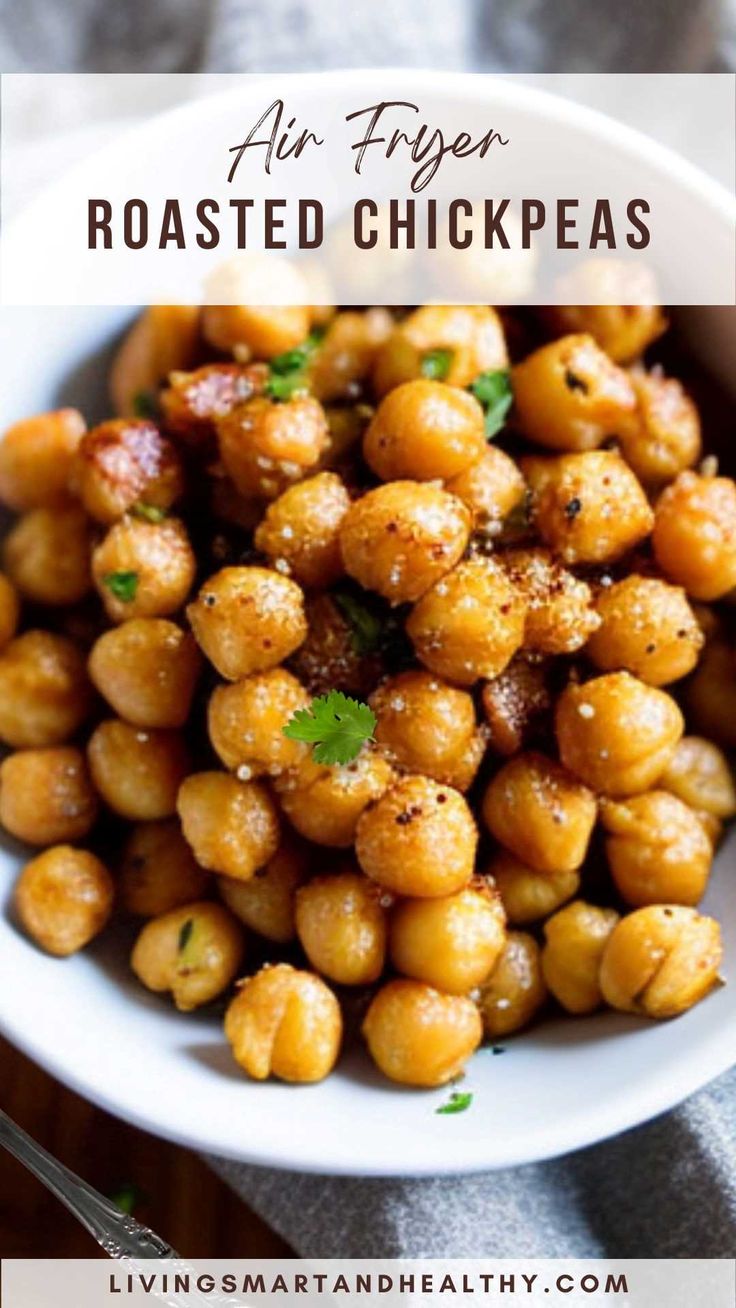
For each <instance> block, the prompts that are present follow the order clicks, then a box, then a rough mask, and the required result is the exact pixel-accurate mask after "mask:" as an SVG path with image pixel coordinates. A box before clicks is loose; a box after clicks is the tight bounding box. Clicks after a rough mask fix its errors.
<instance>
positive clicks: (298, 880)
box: [217, 833, 310, 945]
mask: <svg viewBox="0 0 736 1308" xmlns="http://www.w3.org/2000/svg"><path fill="white" fill-rule="evenodd" d="M309 868H310V851H309V847H308V846H307V845H305V844H304V843H303V842H302V841H300V840H299V839H298V838H297V837H296V836H293V835H291V834H288V833H286V834H285V835H284V837H283V839H282V841H281V844H280V845H279V847H278V849H277V850H276V853H275V854H274V855H273V857H272V858H270V859H269V860H268V862H267V863H264V865H263V867H259V868H257V870H256V873H255V876H253V877H251V879H250V881H236V880H235V879H234V878H233V877H218V878H217V889H218V891H219V894H220V897H221V899H223V900H224V901H225V903H226V904H227V907H228V908H229V909H230V912H231V913H234V914H235V916H236V917H237V918H239V920H240V921H241V922H242V923H243V924H244V925H245V926H247V927H249V928H250V930H251V931H256V932H257V933H258V935H259V936H263V937H264V938H265V939H266V940H272V941H273V942H274V944H277V945H287V944H288V943H289V941H291V940H293V939H294V938H295V936H296V921H295V916H294V911H295V894H296V890H297V887H298V886H300V885H301V884H302V882H303V881H305V880H306V877H307V873H308V872H309Z"/></svg>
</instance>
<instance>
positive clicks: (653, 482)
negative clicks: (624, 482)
mask: <svg viewBox="0 0 736 1308" xmlns="http://www.w3.org/2000/svg"><path fill="white" fill-rule="evenodd" d="M630 376H631V382H632V385H633V387H634V392H635V394H636V402H637V410H636V414H635V416H634V417H633V418H632V420H631V424H630V426H629V427H628V428H622V429H621V431H620V432H619V444H620V446H621V453H622V454H623V456H624V458H625V459H626V462H627V463H628V465H629V467H630V468H632V469H633V471H634V472H635V473H636V475H637V477H638V478H639V480H640V481H641V482H643V483H644V485H645V486H651V487H656V486H662V485H663V484H664V483H665V482H668V481H672V479H673V477H676V476H677V475H678V473H680V472H684V470H685V469H686V468H691V467H692V466H693V464H694V463H696V462H697V460H698V459H699V457H700V449H701V440H700V417H699V415H698V410H697V408H696V407H695V405H694V403H693V401H692V400H691V399H690V396H689V395H688V394H687V391H685V390H684V389H683V387H682V385H681V383H680V382H679V381H677V380H676V379H675V378H674V377H665V376H664V374H663V372H662V371H661V369H659V368H655V369H653V370H652V372H645V371H644V369H643V368H635V369H632V372H631V374H630Z"/></svg>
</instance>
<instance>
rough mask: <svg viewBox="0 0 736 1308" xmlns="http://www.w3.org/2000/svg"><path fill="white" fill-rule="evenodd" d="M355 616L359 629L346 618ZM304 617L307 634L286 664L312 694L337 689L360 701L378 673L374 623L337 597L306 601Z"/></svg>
mask: <svg viewBox="0 0 736 1308" xmlns="http://www.w3.org/2000/svg"><path fill="white" fill-rule="evenodd" d="M356 613H357V615H358V618H359V621H360V623H361V626H360V629H358V627H356V624H355V622H354V621H353V620H352V619H351V618H350V617H349V616H348V614H353V615H355V614H356ZM366 614H367V618H366ZM305 616H306V622H307V635H306V639H305V641H304V644H303V645H300V646H299V649H298V650H297V651H296V653H295V654H293V655H292V657H291V659H290V666H291V669H292V671H293V672H295V673H296V675H297V677H298V678H299V680H300V681H301V682H302V683H303V685H305V686H306V687H307V689H308V690H309V691H310V693H311V694H312V695H325V694H327V693H329V691H331V690H341V691H342V692H343V693H344V694H346V695H358V696H359V697H360V698H361V699H364V698H365V696H366V695H368V694H370V692H371V690H372V689H373V687H374V686H375V685H376V682H377V681H378V680H379V677H380V675H381V673H382V672H383V670H384V666H383V661H382V659H381V652H380V642H381V627H380V624H379V622H378V620H377V619H376V618H374V617H373V615H372V614H371V613H370V612H369V610H367V609H366V608H365V607H364V606H363V605H362V604H359V603H358V604H357V607H356V601H354V600H353V598H352V596H349V597H347V598H346V595H345V594H344V593H340V592H338V593H337V594H336V595H334V596H333V595H331V594H329V593H325V594H321V595H313V596H311V597H310V598H308V599H307V601H306V604H305ZM366 622H367V626H366Z"/></svg>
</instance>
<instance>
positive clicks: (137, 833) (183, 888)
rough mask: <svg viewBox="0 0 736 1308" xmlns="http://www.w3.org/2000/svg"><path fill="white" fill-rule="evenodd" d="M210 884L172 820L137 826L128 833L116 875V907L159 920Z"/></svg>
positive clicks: (203, 891)
mask: <svg viewBox="0 0 736 1308" xmlns="http://www.w3.org/2000/svg"><path fill="white" fill-rule="evenodd" d="M210 880H211V878H210V876H209V873H208V872H205V870H204V868H203V867H200V866H199V863H198V862H197V861H196V859H195V857H194V855H193V854H192V851H191V849H190V848H189V845H188V844H187V842H186V840H185V839H184V836H183V834H182V830H181V827H180V825H179V823H178V821H177V819H176V818H163V819H161V820H160V821H158V822H139V823H137V824H136V826H134V827H133V828H132V829H131V832H130V835H129V836H128V839H127V840H126V842H125V847H124V849H123V856H122V860H121V863H120V869H119V874H118V894H119V897H120V905H121V907H122V908H123V909H125V911H126V912H128V913H135V914H136V916H137V917H159V916H160V914H161V913H169V912H170V911H171V910H172V909H173V908H180V907H181V905H182V904H191V903H192V902H193V901H194V900H195V899H202V898H203V897H204V896H205V895H206V894H207V891H208V889H209V884H210Z"/></svg>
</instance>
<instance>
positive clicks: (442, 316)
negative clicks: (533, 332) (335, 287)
mask: <svg viewBox="0 0 736 1308" xmlns="http://www.w3.org/2000/svg"><path fill="white" fill-rule="evenodd" d="M338 321H339V319H338ZM508 366H509V356H508V351H507V349H506V340H505V337H504V330H503V324H502V322H501V319H500V317H499V315H498V314H497V312H496V310H495V309H492V308H490V306H488V305H485V304H454V305H444V304H424V305H422V306H421V307H420V308H418V309H414V311H413V313H410V314H407V316H406V318H404V319H402V321H401V322H400V323H399V324H398V325H397V326H396V327H395V328H394V330H393V332H392V333H391V335H390V336H389V338H388V340H387V341H386V342H385V344H384V345H383V346H382V348H381V349H380V351H379V353H378V357H377V359H376V364H375V368H374V370H373V385H374V387H375V390H376V392H377V394H378V395H386V394H387V393H388V392H389V391H392V390H393V389H394V388H395V387H396V386H400V385H401V383H402V382H408V381H413V380H414V379H415V378H418V377H421V376H422V375H428V376H430V377H431V376H433V375H437V373H438V372H440V373H441V377H440V380H441V381H444V382H446V384H447V385H448V386H469V385H470V383H471V382H472V381H473V379H474V378H475V377H477V376H478V374H479V373H481V372H496V371H499V370H503V369H505V368H508Z"/></svg>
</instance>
